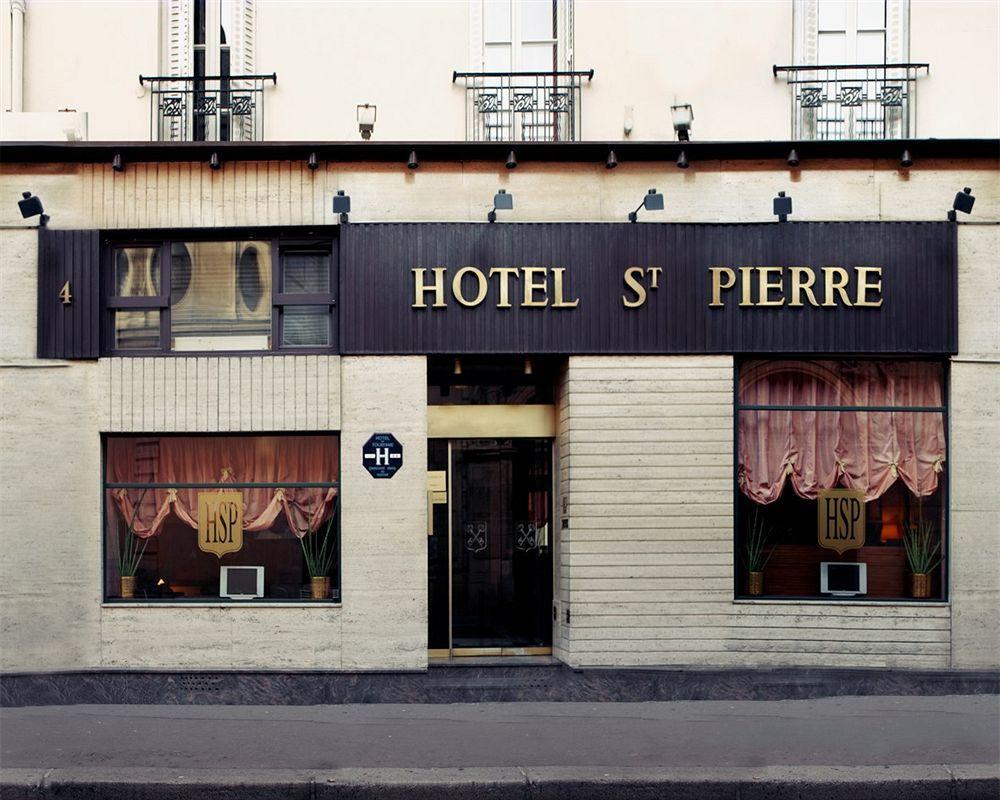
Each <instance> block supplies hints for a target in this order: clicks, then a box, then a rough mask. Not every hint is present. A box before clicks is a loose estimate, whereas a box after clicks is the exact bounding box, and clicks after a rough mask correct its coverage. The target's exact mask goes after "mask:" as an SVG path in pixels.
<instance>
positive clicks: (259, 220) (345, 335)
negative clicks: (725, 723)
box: [0, 0, 1000, 676]
mask: <svg viewBox="0 0 1000 800" xmlns="http://www.w3.org/2000/svg"><path fill="white" fill-rule="evenodd" d="M2 9H3V13H2V14H0V18H2V23H3V26H2V29H0V36H2V42H3V46H2V48H0V49H3V50H4V51H6V52H9V53H10V54H11V56H10V58H9V59H5V61H4V63H3V65H2V67H3V73H2V76H0V77H2V81H0V83H2V87H0V88H2V92H3V97H2V100H3V107H4V109H5V111H4V113H3V117H2V120H3V124H2V130H0V133H2V140H3V147H2V153H0V160H2V164H0V190H2V195H0V196H2V199H3V202H2V203H0V251H2V254H0V296H2V298H3V305H2V309H3V310H2V315H3V317H2V326H0V392H2V395H0V415H2V417H0V418H2V440H3V448H2V454H0V487H2V489H0V491H2V506H3V521H2V530H0V535H2V552H3V557H2V559H0V602H2V617H0V625H2V627H0V640H2V645H0V665H2V668H3V670H4V673H5V674H6V675H8V676H11V675H15V674H25V673H30V674H35V673H49V672H83V673H87V672H99V671H115V670H126V671H148V670H167V671H175V672H179V673H184V672H189V671H202V670H213V671H226V670H237V671H240V670H242V671H259V670H264V671H272V670H273V671H286V672H297V671H302V670H329V671H347V672H350V671H380V670H401V671H421V670H425V669H427V667H428V665H433V664H435V663H444V662H452V663H454V662H455V661H460V660H461V659H463V658H468V657H472V656H480V657H496V658H498V659H506V660H505V661H504V662H503V663H508V664H512V665H513V664H518V663H526V662H527V661H528V660H530V661H531V663H537V662H538V659H539V658H540V657H550V658H551V659H552V660H554V661H557V662H562V663H564V664H567V665H570V666H572V667H579V668H588V667H593V668H597V667H666V666H671V667H692V668H729V667H774V666H787V667H830V668H840V667H892V668H906V669H959V668H996V667H997V666H1000V624H998V621H997V614H996V609H997V608H998V607H1000V572H998V569H997V565H998V563H1000V500H998V493H997V491H996V486H997V485H1000V459H998V457H997V449H998V445H1000V281H998V278H997V253H998V252H1000V160H998V155H1000V144H998V136H1000V130H998V122H997V120H998V119H1000V70H998V55H997V49H996V41H997V34H998V33H1000V12H998V10H997V7H996V6H995V5H993V4H989V3H977V2H949V3H943V2H931V1H930V0H923V1H921V0H912V2H906V0H885V1H884V2H882V1H881V0H879V1H876V2H867V1H866V0H801V1H800V0H794V1H793V0H774V1H773V2H757V3H717V4H707V3H704V4H703V3H667V2H663V3H655V2H644V3H627V2H622V3H611V2H598V1H597V0H594V1H593V2H584V0H576V2H571V1H570V0H523V1H522V2H518V1H516V0H496V1H495V2H494V1H493V0H469V1H466V0H455V1H454V2H447V3H388V2H387V3H360V2H358V3H353V2H343V3H322V4H321V3H295V2H280V3H279V2H264V1H263V0H256V1H255V0H242V1H237V2H221V3H213V2H211V1H210V0H209V1H208V2H206V0H169V1H167V0H164V2H161V3H128V4H125V3H100V2H84V3H79V2H77V3H57V2H32V1H31V0H28V2H27V3H25V2H23V0H20V1H19V0H4V2H3V3H2ZM112 19H113V20H114V24H109V21H110V20H112ZM696 31H697V32H699V33H698V34H697V35H695V34H694V32H696ZM970 75H974V76H976V79H975V81H973V80H971V79H970V77H969V76H970ZM918 95H919V105H918V104H917V97H918ZM67 109H69V110H67ZM265 111H266V113H265ZM966 187H968V189H966ZM25 193H30V196H26V195H25ZM19 201H20V204H19ZM970 211H971V213H969V212H970ZM22 214H27V215H28V216H27V217H22ZM630 214H631V219H630ZM43 215H44V216H43ZM529 657H530V658H529ZM519 659H520V661H519Z"/></svg>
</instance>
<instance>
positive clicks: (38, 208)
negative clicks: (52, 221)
mask: <svg viewBox="0 0 1000 800" xmlns="http://www.w3.org/2000/svg"><path fill="white" fill-rule="evenodd" d="M21 198H22V199H21V200H18V201H17V207H18V209H20V211H21V217H22V218H23V219H28V218H29V217H38V227H39V228H44V227H45V226H46V225H47V224H48V221H49V215H48V214H46V213H45V209H44V208H43V207H42V200H41V198H40V197H36V196H35V195H33V194H32V193H31V192H21Z"/></svg>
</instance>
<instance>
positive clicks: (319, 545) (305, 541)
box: [299, 513, 337, 600]
mask: <svg viewBox="0 0 1000 800" xmlns="http://www.w3.org/2000/svg"><path fill="white" fill-rule="evenodd" d="M336 516H337V515H336V513H331V514H330V518H329V519H328V520H327V521H326V524H325V525H323V526H321V527H322V529H323V533H322V535H321V534H320V532H319V530H314V529H313V528H310V529H309V530H307V531H306V534H305V536H303V537H302V538H301V539H299V543H300V544H301V545H302V555H303V556H304V557H305V560H306V569H308V570H309V578H310V581H309V582H310V589H311V592H312V599H313V600H327V599H329V597H330V567H332V566H333V559H334V558H335V557H336V555H337V541H336V539H337V533H336V530H335V529H334V519H335V518H336Z"/></svg>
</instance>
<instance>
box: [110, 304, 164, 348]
mask: <svg viewBox="0 0 1000 800" xmlns="http://www.w3.org/2000/svg"><path fill="white" fill-rule="evenodd" d="M159 346H160V312H159V311H158V310H155V309H154V310H150V311H131V310H129V311H123V310H120V309H119V310H117V311H115V349H116V350H148V349H150V348H158V347H159Z"/></svg>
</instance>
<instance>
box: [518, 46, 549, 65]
mask: <svg viewBox="0 0 1000 800" xmlns="http://www.w3.org/2000/svg"><path fill="white" fill-rule="evenodd" d="M555 66H556V65H555V45H553V44H526V45H524V46H523V47H522V48H521V63H520V64H519V65H518V69H521V70H525V71H528V72H547V71H548V70H552V69H555Z"/></svg>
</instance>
